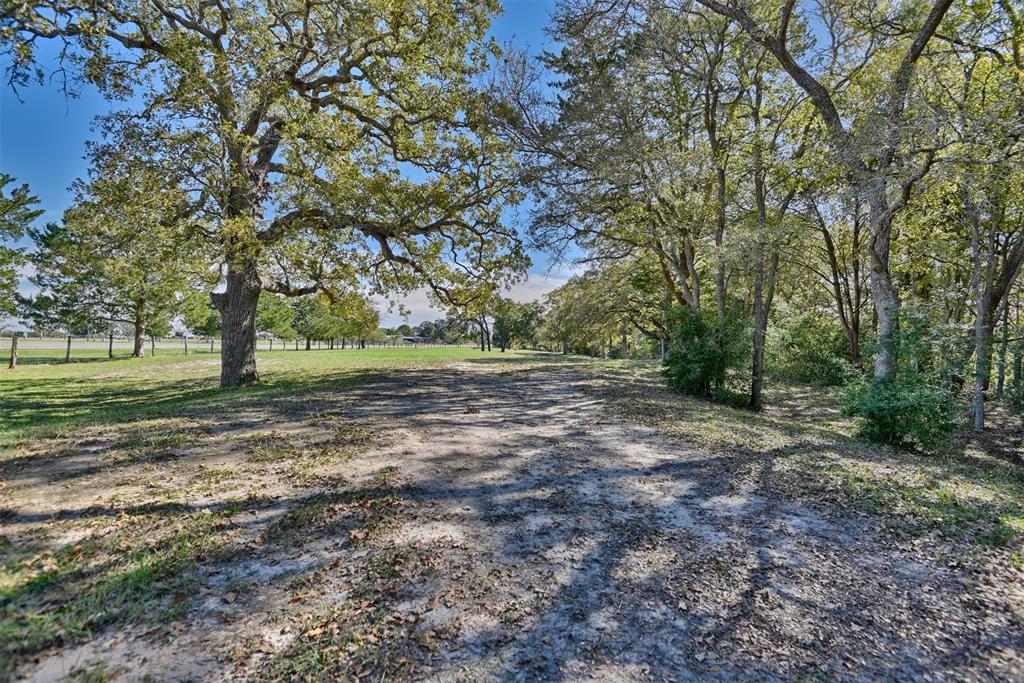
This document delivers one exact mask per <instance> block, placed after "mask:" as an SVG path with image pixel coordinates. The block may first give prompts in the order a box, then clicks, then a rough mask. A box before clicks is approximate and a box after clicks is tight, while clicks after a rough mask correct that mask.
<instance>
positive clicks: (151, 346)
mask: <svg viewBox="0 0 1024 683" xmlns="http://www.w3.org/2000/svg"><path fill="white" fill-rule="evenodd" d="M149 355H151V356H155V355H156V335H155V334H151V335H149Z"/></svg>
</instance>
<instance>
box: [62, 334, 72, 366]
mask: <svg viewBox="0 0 1024 683" xmlns="http://www.w3.org/2000/svg"><path fill="white" fill-rule="evenodd" d="M64 362H65V363H70V362H71V335H70V334H69V335H68V349H67V351H65V352H64Z"/></svg>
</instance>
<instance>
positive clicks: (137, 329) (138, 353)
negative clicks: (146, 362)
mask: <svg viewBox="0 0 1024 683" xmlns="http://www.w3.org/2000/svg"><path fill="white" fill-rule="evenodd" d="M133 326H134V327H133V330H134V333H135V343H134V345H133V346H132V358H142V357H143V356H144V355H146V352H145V346H144V344H145V343H146V337H145V335H146V323H145V321H144V320H143V319H142V318H140V317H136V318H135V322H134V323H133Z"/></svg>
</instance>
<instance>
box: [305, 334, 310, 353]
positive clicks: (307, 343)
mask: <svg viewBox="0 0 1024 683" xmlns="http://www.w3.org/2000/svg"><path fill="white" fill-rule="evenodd" d="M309 349H310V346H309V337H306V350H307V351H309Z"/></svg>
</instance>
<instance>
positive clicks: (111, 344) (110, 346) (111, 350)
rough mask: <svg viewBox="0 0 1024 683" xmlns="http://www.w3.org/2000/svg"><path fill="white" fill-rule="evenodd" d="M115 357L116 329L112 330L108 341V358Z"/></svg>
mask: <svg viewBox="0 0 1024 683" xmlns="http://www.w3.org/2000/svg"><path fill="white" fill-rule="evenodd" d="M113 357H114V331H113V330H111V331H110V339H109V340H108V342H107V358H113Z"/></svg>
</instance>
